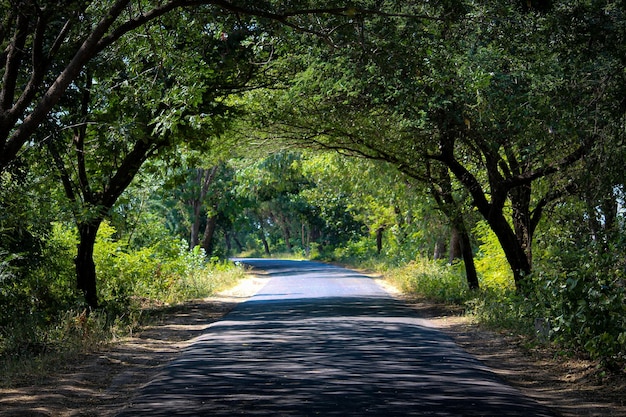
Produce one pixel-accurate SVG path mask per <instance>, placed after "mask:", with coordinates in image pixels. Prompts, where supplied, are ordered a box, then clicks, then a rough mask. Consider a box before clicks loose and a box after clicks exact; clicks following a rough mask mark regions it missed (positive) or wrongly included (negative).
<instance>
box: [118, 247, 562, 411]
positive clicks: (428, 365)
mask: <svg viewBox="0 0 626 417" xmlns="http://www.w3.org/2000/svg"><path fill="white" fill-rule="evenodd" d="M240 261H241V262H244V263H246V264H248V265H250V266H252V267H253V268H255V269H256V270H257V271H256V272H258V273H261V274H265V275H266V276H267V277H269V278H271V279H270V280H269V281H268V283H267V285H266V286H265V287H264V288H263V289H262V290H261V291H259V292H258V293H257V294H256V295H255V296H253V297H251V298H250V299H249V300H248V301H245V302H243V303H241V304H239V305H238V306H237V307H236V308H235V309H234V310H233V311H232V312H230V313H229V314H228V315H226V316H225V317H224V318H223V319H222V320H221V321H218V322H216V323H213V324H212V325H211V326H210V327H209V328H208V329H207V331H206V333H205V334H203V335H202V336H200V337H198V338H197V339H196V340H195V341H194V342H193V344H192V345H191V346H190V347H189V348H188V349H187V350H186V351H185V352H183V353H182V354H181V355H180V356H179V357H178V359H176V360H174V361H173V362H171V363H170V364H169V365H167V366H166V367H165V368H164V370H163V372H161V374H160V375H158V377H156V378H155V379H154V380H153V381H152V382H150V383H149V384H148V385H146V386H145V387H144V388H143V389H142V390H141V391H140V392H139V393H138V394H137V396H136V397H135V399H134V401H133V404H132V406H130V407H129V408H127V409H126V410H125V411H123V412H122V413H121V414H119V416H120V417H122V416H123V417H128V416H152V417H160V416H163V417H165V416H233V415H247V416H338V417H339V416H342V417H343V416H355V417H356V416H358V417H361V416H519V417H529V416H539V417H544V416H545V417H548V416H550V417H553V416H554V415H555V414H553V413H552V412H551V411H550V410H548V409H546V408H545V407H542V406H540V405H539V404H537V403H536V402H535V401H533V400H531V399H529V398H528V397H525V396H524V395H523V394H521V393H520V392H519V391H518V390H516V389H514V388H512V387H510V386H509V385H507V384H506V383H504V382H503V381H502V380H500V379H499V378H498V377H497V376H495V375H494V374H493V373H492V372H491V371H490V370H489V369H488V368H487V367H486V366H484V365H483V364H481V363H480V362H479V361H478V360H476V359H474V358H473V357H472V356H471V355H469V354H468V353H466V352H465V351H463V350H462V349H461V348H459V347H458V346H457V345H455V344H454V342H452V340H451V339H450V338H448V337H447V336H446V335H444V334H443V333H441V332H440V331H437V330H436V329H434V328H432V327H431V326H429V324H428V321H426V320H423V319H420V318H418V317H416V316H415V313H413V312H412V310H411V309H410V308H409V307H408V306H406V305H405V304H404V303H403V302H402V301H399V300H397V299H394V298H393V297H391V296H389V295H388V294H387V293H386V292H385V291H383V290H382V289H381V288H380V287H379V286H378V284H376V283H375V282H374V280H372V279H371V278H368V277H366V276H363V275H360V274H358V273H356V272H354V271H351V270H348V269H344V268H339V267H336V266H331V265H326V264H322V263H316V262H308V261H287V260H271V259H241V260H240Z"/></svg>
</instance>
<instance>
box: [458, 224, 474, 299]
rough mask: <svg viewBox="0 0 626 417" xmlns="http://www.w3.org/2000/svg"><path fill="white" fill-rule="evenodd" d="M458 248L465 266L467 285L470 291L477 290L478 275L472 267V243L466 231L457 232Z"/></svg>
mask: <svg viewBox="0 0 626 417" xmlns="http://www.w3.org/2000/svg"><path fill="white" fill-rule="evenodd" d="M459 237H460V239H459V246H460V247H461V254H462V256H463V263H464V264H465V275H466V276H467V285H468V286H469V288H470V290H477V289H478V288H479V283H478V274H477V273H476V265H474V251H473V250H472V241H471V240H470V235H469V233H468V232H467V230H463V231H461V232H459Z"/></svg>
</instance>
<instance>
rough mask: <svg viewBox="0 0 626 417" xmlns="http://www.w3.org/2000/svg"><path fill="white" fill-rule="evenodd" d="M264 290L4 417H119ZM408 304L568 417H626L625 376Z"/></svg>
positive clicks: (48, 384) (40, 387) (23, 401)
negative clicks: (181, 356)
mask: <svg viewBox="0 0 626 417" xmlns="http://www.w3.org/2000/svg"><path fill="white" fill-rule="evenodd" d="M264 283H265V280H264V279H260V278H250V279H247V280H245V281H244V282H243V283H242V284H241V285H240V286H238V287H237V288H235V289H233V290H232V291H230V292H228V293H225V294H222V295H221V296H220V297H215V298H211V299H207V300H204V301H196V302H193V303H188V304H185V305H183V306H179V307H175V308H172V309H170V310H168V311H166V312H165V314H164V316H163V319H162V320H161V321H160V322H159V323H158V324H155V325H153V326H150V327H148V328H146V329H145V330H144V331H143V332H141V334H138V335H135V336H134V337H133V338H129V339H127V340H124V341H122V342H120V343H116V344H114V345H112V346H109V347H108V348H106V349H103V350H102V351H100V352H97V353H93V354H89V355H84V356H82V357H80V358H77V359H76V361H74V362H73V363H70V364H67V366H65V367H64V368H63V369H59V370H58V372H55V373H53V374H51V375H49V376H48V377H47V378H45V379H43V380H39V381H33V382H32V383H30V384H24V386H21V387H15V388H11V389H1V390H0V416H113V415H114V414H115V413H116V412H118V411H120V410H121V409H122V408H123V407H124V406H125V405H127V404H128V403H129V402H130V401H131V399H132V395H133V394H134V392H135V391H136V390H138V389H139V388H140V387H141V386H143V385H144V384H145V383H147V382H148V381H150V379H151V378H152V377H153V376H154V375H155V374H156V373H157V372H158V371H159V370H160V369H161V367H162V366H163V365H164V364H165V363H167V362H169V361H170V360H172V359H174V358H175V357H176V356H177V355H178V353H179V352H180V351H181V350H182V349H184V348H185V347H186V346H188V344H189V343H190V341H191V340H192V339H193V338H194V337H196V336H198V335H200V334H201V333H202V332H203V330H204V329H206V327H207V326H208V325H209V324H210V323H211V322H213V321H216V320H218V319H219V318H220V317H222V316H223V315H224V314H225V313H227V312H228V311H230V310H231V309H232V308H233V307H234V306H235V305H236V304H237V303H238V302H240V301H243V300H245V299H246V298H247V297H248V296H250V295H252V294H254V293H255V292H256V291H257V290H258V289H259V288H260V287H261V286H262V285H264ZM407 302H409V303H410V304H411V306H412V307H413V308H415V309H416V310H417V311H418V312H419V314H420V315H421V316H423V317H425V318H429V319H431V320H432V322H433V323H434V324H435V325H436V326H437V327H439V328H440V329H442V330H443V331H445V332H446V333H448V334H450V335H451V336H452V337H453V338H454V339H455V340H456V342H457V343H458V344H459V345H461V346H462V347H464V348H465V349H466V350H468V351H469V352H470V353H472V354H474V355H475V356H477V357H478V358H479V359H480V360H482V361H483V362H484V363H486V364H487V365H488V366H490V367H491V368H492V369H493V370H494V371H495V372H496V373H498V374H499V375H501V376H502V377H503V378H505V379H507V380H508V381H510V382H511V383H512V384H513V385H516V386H517V387H519V388H520V389H521V390H522V391H523V392H524V393H525V394H527V395H529V396H531V397H534V398H535V399H537V400H538V401H540V402H542V403H544V404H547V405H549V406H551V407H552V408H554V409H556V410H557V411H559V412H560V413H561V414H562V415H563V416H626V404H625V402H626V395H625V394H626V381H625V379H624V377H623V376H622V377H620V378H618V377H605V378H604V379H601V378H600V377H599V376H598V375H597V372H596V368H595V364H594V363H592V362H588V361H583V360H579V359H564V358H561V357H558V356H555V352H552V351H550V350H549V349H545V348H543V349H538V348H528V347H526V344H525V341H524V340H522V339H521V338H519V337H517V336H515V335H507V334H499V333H494V332H491V331H487V330H485V329H481V328H480V327H478V326H476V325H475V324H472V323H471V322H470V320H468V319H467V318H464V317H460V316H459V313H460V311H458V310H456V309H453V308H450V307H447V306H443V305H436V304H432V303H429V302H425V301H423V300H416V299H408V300H407Z"/></svg>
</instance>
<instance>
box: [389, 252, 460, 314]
mask: <svg viewBox="0 0 626 417" xmlns="http://www.w3.org/2000/svg"><path fill="white" fill-rule="evenodd" d="M462 271H463V264H462V263H455V264H453V265H448V264H445V263H443V262H441V261H435V260H429V259H427V258H418V259H416V260H415V261H412V262H410V263H409V264H407V265H405V266H403V267H398V268H393V269H391V270H389V271H388V272H387V274H386V275H387V276H388V279H389V281H390V282H391V283H393V284H394V285H396V286H397V287H399V288H400V289H401V290H402V291H403V292H406V293H410V294H420V295H424V296H426V297H428V298H431V299H435V300H439V301H445V302H453V303H462V302H463V301H465V300H466V299H467V297H468V296H469V288H468V286H467V281H466V279H465V278H464V276H463V272H462Z"/></svg>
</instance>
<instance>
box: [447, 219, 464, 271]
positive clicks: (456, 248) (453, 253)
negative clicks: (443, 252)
mask: <svg viewBox="0 0 626 417" xmlns="http://www.w3.org/2000/svg"><path fill="white" fill-rule="evenodd" d="M461 245H462V243H461V233H460V232H459V230H458V229H457V228H456V227H452V231H451V232H450V251H449V253H448V262H449V263H453V262H454V261H455V260H456V259H461V258H462V257H463V249H462V248H461Z"/></svg>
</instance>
